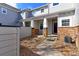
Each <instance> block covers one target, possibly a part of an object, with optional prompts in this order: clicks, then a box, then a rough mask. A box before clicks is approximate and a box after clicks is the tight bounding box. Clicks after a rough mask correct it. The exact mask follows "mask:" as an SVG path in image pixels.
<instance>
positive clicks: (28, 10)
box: [22, 3, 49, 12]
mask: <svg viewBox="0 0 79 59" xmlns="http://www.w3.org/2000/svg"><path fill="white" fill-rule="evenodd" d="M48 5H49V3H48V4H45V5H43V6H40V7H37V8H35V9H32V10H31V9H24V10H22V12H31V11H35V10H38V9H41V8H44V7H47V6H48Z"/></svg>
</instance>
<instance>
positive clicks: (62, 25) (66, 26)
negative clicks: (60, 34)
mask: <svg viewBox="0 0 79 59" xmlns="http://www.w3.org/2000/svg"><path fill="white" fill-rule="evenodd" d="M63 20H67V19H63ZM63 20H62V21H63ZM62 21H61V23H62ZM61 25H62V24H61ZM69 26H70V19H69V25H68V26H65V25H62V27H69Z"/></svg>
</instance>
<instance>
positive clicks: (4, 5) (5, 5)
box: [0, 3, 20, 12]
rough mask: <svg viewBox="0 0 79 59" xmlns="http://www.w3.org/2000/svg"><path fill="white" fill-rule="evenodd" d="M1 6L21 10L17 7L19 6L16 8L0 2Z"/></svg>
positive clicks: (16, 10)
mask: <svg viewBox="0 0 79 59" xmlns="http://www.w3.org/2000/svg"><path fill="white" fill-rule="evenodd" d="M0 6H3V7H5V8H8V9H10V10H13V11H15V12H20V9H17V8H15V7H13V6H10V5H8V4H6V3H0Z"/></svg>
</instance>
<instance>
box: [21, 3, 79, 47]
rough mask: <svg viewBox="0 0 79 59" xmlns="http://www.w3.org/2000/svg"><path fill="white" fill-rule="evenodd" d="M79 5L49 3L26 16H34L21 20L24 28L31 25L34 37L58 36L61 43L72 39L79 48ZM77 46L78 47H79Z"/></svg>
mask: <svg viewBox="0 0 79 59" xmlns="http://www.w3.org/2000/svg"><path fill="white" fill-rule="evenodd" d="M78 6H79V4H77V3H49V4H46V5H44V6H41V7H38V8H36V9H33V10H29V11H25V12H23V13H24V14H26V12H27V14H29V12H30V13H31V14H32V15H31V16H30V17H26V15H24V18H23V19H22V20H21V21H22V22H23V25H24V26H29V27H30V25H31V28H32V36H36V35H39V34H43V35H44V36H48V35H51V34H53V35H58V39H59V40H61V42H63V41H65V40H64V39H65V38H66V37H67V38H69V37H70V38H71V39H72V40H75V42H76V44H77V45H78V46H79V43H78V42H79V40H78V39H79V36H78V35H79V7H78ZM78 46H77V47H78Z"/></svg>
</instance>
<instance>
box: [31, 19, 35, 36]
mask: <svg viewBox="0 0 79 59" xmlns="http://www.w3.org/2000/svg"><path fill="white" fill-rule="evenodd" d="M31 28H32V35H31V36H32V37H34V36H35V22H34V20H31Z"/></svg>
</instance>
